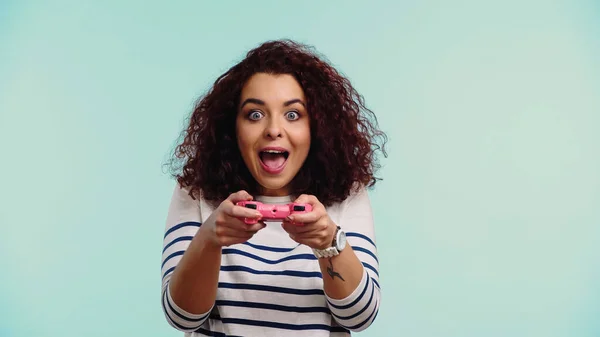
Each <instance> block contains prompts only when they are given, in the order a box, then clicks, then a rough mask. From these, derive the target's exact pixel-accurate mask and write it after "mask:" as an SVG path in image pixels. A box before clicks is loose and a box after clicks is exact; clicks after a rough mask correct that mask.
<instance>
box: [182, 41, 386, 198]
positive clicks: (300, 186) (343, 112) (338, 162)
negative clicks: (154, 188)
mask: <svg viewBox="0 0 600 337" xmlns="http://www.w3.org/2000/svg"><path fill="white" fill-rule="evenodd" d="M255 73H268V74H289V75H292V76H294V78H295V79H296V80H297V81H298V83H299V84H300V86H301V88H302V89H303V90H304V93H305V97H306V99H307V110H308V113H309V116H310V117H311V118H310V132H311V148H310V150H309V154H308V157H307V159H306V161H305V162H304V165H303V166H302V167H301V169H300V171H299V172H298V174H297V175H296V177H294V179H293V180H292V183H291V184H290V187H291V193H292V194H296V195H299V194H302V193H305V194H313V195H315V196H316V197H317V198H318V199H319V201H320V202H321V203H322V204H324V205H326V206H327V205H331V204H332V203H334V202H339V201H342V200H344V199H345V198H346V197H347V196H348V195H349V194H350V192H351V191H352V188H353V187H356V186H360V185H363V186H368V187H372V186H373V185H375V183H376V181H377V180H381V178H378V177H376V176H375V172H376V171H377V170H378V169H379V168H380V165H379V164H378V161H377V157H376V156H375V152H377V151H382V152H383V155H384V156H386V157H387V153H386V151H385V143H386V141H387V136H386V135H385V133H384V132H382V131H381V130H379V129H378V127H377V118H376V116H375V115H374V114H373V112H372V111H371V110H369V109H367V108H366V107H365V104H364V99H363V97H362V96H361V95H359V94H358V93H357V92H356V90H355V89H354V88H353V87H352V85H351V84H350V81H349V80H348V79H347V78H345V77H344V76H342V75H340V73H339V72H338V71H336V70H335V69H334V68H333V67H332V66H331V65H329V64H328V63H327V62H326V61H324V58H323V57H319V56H318V55H317V54H316V52H314V51H313V48H312V47H309V46H307V45H304V44H300V43H297V42H295V41H291V40H276V41H267V42H265V43H263V44H261V45H260V46H258V47H257V48H255V49H252V50H250V51H249V52H248V53H247V54H246V57H245V58H244V59H243V60H242V61H241V62H239V63H237V64H236V65H234V66H233V67H231V68H230V69H229V70H228V71H226V72H225V73H224V74H222V75H221V76H220V77H219V78H218V79H217V80H216V81H215V83H214V85H213V87H212V88H210V90H209V91H208V92H207V93H206V94H205V95H203V97H201V98H200V99H199V101H198V102H197V103H196V105H195V108H194V110H193V112H192V114H191V116H190V117H189V121H188V123H187V127H186V129H185V130H183V133H182V138H183V140H182V141H181V143H179V145H177V146H176V148H175V151H174V153H173V158H172V163H173V164H175V165H173V166H172V168H173V176H174V177H175V178H176V179H177V181H178V182H179V184H180V185H181V186H183V187H186V188H188V189H189V193H190V195H191V196H192V197H197V196H202V198H203V199H205V200H206V201H207V202H210V203H213V204H217V203H219V202H221V201H222V200H224V199H226V198H227V197H228V196H229V195H230V194H231V193H233V192H236V191H239V190H246V191H248V193H250V194H253V193H257V192H258V191H259V189H258V186H257V182H256V181H255V180H254V178H253V177H252V175H251V174H250V171H249V170H248V168H247V167H246V165H245V164H244V162H243V160H242V156H241V154H240V151H239V148H238V146H237V142H236V132H235V119H236V114H237V108H238V105H239V100H240V94H241V91H242V87H243V86H244V84H245V83H246V81H248V80H249V78H250V77H251V76H252V75H254V74H255Z"/></svg>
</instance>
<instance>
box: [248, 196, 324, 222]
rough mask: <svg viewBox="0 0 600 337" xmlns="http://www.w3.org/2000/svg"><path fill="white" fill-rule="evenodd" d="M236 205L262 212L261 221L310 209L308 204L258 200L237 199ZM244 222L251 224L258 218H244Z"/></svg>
mask: <svg viewBox="0 0 600 337" xmlns="http://www.w3.org/2000/svg"><path fill="white" fill-rule="evenodd" d="M236 205H238V206H242V207H246V208H251V209H255V210H257V211H259V212H260V214H262V218H261V219H260V220H263V221H282V220H283V219H285V218H286V217H287V216H288V215H291V214H298V213H308V212H310V211H312V206H311V205H310V204H298V203H293V202H292V203H289V204H263V203H262V202H260V201H239V202H237V203H236ZM244 222H245V223H246V224H248V225H252V224H255V223H257V222H258V219H252V218H244Z"/></svg>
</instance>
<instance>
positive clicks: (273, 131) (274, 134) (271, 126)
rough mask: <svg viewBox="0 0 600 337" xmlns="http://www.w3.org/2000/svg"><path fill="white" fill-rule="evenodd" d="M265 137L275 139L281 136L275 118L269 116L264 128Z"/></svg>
mask: <svg viewBox="0 0 600 337" xmlns="http://www.w3.org/2000/svg"><path fill="white" fill-rule="evenodd" d="M265 137H267V138H271V139H277V138H281V137H282V132H281V126H280V125H279V123H278V121H277V120H276V118H269V123H268V124H267V126H266V128H265Z"/></svg>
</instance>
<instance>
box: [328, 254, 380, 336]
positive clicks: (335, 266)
mask: <svg viewBox="0 0 600 337" xmlns="http://www.w3.org/2000/svg"><path fill="white" fill-rule="evenodd" d="M319 265H320V267H321V271H322V274H323V288H324V292H325V295H326V296H327V302H328V306H329V309H330V310H331V313H332V315H333V317H334V319H335V320H336V321H337V323H338V324H340V325H341V326H343V327H345V328H346V329H349V330H352V331H362V330H364V329H366V328H367V327H368V326H369V325H370V324H371V323H372V322H373V321H374V319H375V316H376V315H377V312H378V310H379V303H380V290H379V287H378V286H376V283H375V281H374V280H373V279H372V276H371V275H370V273H369V272H367V269H366V268H365V267H364V265H363V262H362V261H361V260H360V259H359V258H358V257H357V256H356V254H355V251H354V250H353V249H352V246H350V245H348V246H346V248H344V250H343V251H342V252H341V253H340V254H339V255H337V256H335V257H333V258H331V260H329V259H320V260H319Z"/></svg>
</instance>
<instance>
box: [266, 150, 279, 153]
mask: <svg viewBox="0 0 600 337" xmlns="http://www.w3.org/2000/svg"><path fill="white" fill-rule="evenodd" d="M263 152H267V153H284V151H276V150H265V151H263Z"/></svg>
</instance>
